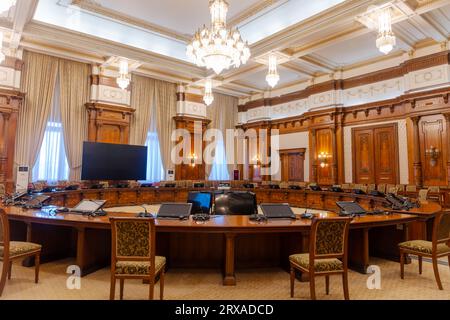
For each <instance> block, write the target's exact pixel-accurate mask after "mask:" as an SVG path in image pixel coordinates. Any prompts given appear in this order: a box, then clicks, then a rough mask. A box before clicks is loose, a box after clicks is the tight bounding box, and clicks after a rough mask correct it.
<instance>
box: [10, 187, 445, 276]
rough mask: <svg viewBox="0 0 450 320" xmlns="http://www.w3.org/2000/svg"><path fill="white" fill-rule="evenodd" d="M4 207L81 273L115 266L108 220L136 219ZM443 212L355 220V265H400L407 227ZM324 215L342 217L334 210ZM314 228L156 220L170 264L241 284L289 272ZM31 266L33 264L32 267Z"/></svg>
mask: <svg viewBox="0 0 450 320" xmlns="http://www.w3.org/2000/svg"><path fill="white" fill-rule="evenodd" d="M120 191H122V190H120ZM120 191H117V190H113V191H111V193H110V194H109V195H107V193H108V192H106V190H103V191H90V192H82V191H78V192H77V191H75V192H73V193H70V192H66V193H64V196H63V198H64V199H65V200H64V201H65V202H64V203H58V202H57V201H58V200H57V199H58V197H55V199H54V203H55V204H61V205H63V204H64V205H70V204H71V202H70V199H72V197H74V195H76V198H77V200H76V201H78V200H79V199H80V198H90V199H99V198H100V199H102V198H103V199H105V198H106V197H107V196H111V194H114V193H116V194H117V195H118V196H119V199H118V201H116V204H120V202H121V199H123V197H121V196H120V194H121V192H120ZM153 191H155V190H153ZM183 192H184V191H183ZM149 193H151V192H150V191H149ZM163 193H164V192H161V193H160V194H159V196H160V199H159V201H158V202H164V201H174V200H181V199H174V198H169V197H168V196H167V194H166V196H162V195H163ZM135 194H136V197H137V198H134V199H133V200H134V202H133V201H131V202H129V200H130V199H128V200H126V201H127V202H125V201H124V203H126V204H130V203H150V202H157V201H146V200H145V196H144V195H145V194H147V193H146V192H142V193H139V192H136V193H135ZM281 194H283V193H281ZM293 194H296V193H295V192H292V193H289V196H291V197H292V195H293ZM304 194H306V195H307V196H306V200H308V199H307V198H308V193H306V192H303V193H299V194H298V196H299V197H300V200H299V201H300V202H302V201H303V200H302V199H305V196H304ZM317 196H318V197H319V199H320V201H321V202H322V204H327V203H328V204H330V201H328V200H327V199H326V198H327V194H324V193H319V194H317ZM332 196H333V197H334V196H337V197H339V199H342V200H347V199H348V197H349V195H342V196H339V195H335V194H333V195H332ZM283 197H284V196H283ZM283 199H284V198H283ZM293 199H296V198H295V197H293ZM352 199H353V198H352ZM297 200H298V199H297ZM363 200H364V201H366V202H364V204H370V203H371V201H374V200H371V199H370V198H368V199H363ZM367 201H368V202H367ZM374 203H375V202H374ZM330 205H331V204H330ZM373 206H374V205H372V207H373ZM313 207H314V206H313ZM4 209H5V210H6V212H7V213H8V215H9V220H10V224H11V237H12V239H13V240H27V241H33V242H36V243H40V244H42V245H43V251H42V261H43V262H45V261H51V260H55V259H61V258H64V257H68V256H75V257H76V263H77V265H78V266H79V267H80V268H81V271H82V275H86V274H88V273H90V272H93V271H95V270H98V269H99V268H102V267H104V266H107V265H108V264H109V262H110V242H111V239H110V223H109V217H110V216H134V215H133V214H130V213H120V212H117V213H108V216H106V217H95V218H92V217H86V216H81V215H76V214H57V215H54V214H50V213H49V212H46V211H45V210H26V209H22V208H18V207H7V208H4ZM440 210H441V207H440V206H439V205H438V204H435V203H427V204H424V205H422V207H421V208H420V209H416V210H415V212H414V214H409V213H401V212H395V213H392V214H389V215H376V216H371V215H367V216H362V217H357V218H354V219H353V221H352V223H351V230H350V241H349V243H350V248H349V250H350V254H349V262H350V265H351V267H352V268H354V269H356V270H358V271H360V272H365V271H366V270H367V267H368V266H369V256H370V255H373V256H379V257H384V258H387V259H393V260H397V259H398V248H397V244H398V242H401V241H404V240H406V239H407V238H408V232H407V225H408V224H409V223H410V222H413V221H416V220H417V219H418V215H417V214H419V213H420V214H426V215H430V216H431V215H433V214H434V213H436V212H438V211H440ZM323 215H324V216H334V215H336V214H335V213H333V212H328V213H324V214H323ZM310 223H311V221H310V220H308V219H297V220H277V221H268V222H265V223H257V222H253V221H250V220H249V219H248V217H247V216H217V217H214V218H212V219H211V220H210V221H208V222H205V223H197V222H195V221H193V220H192V219H190V220H187V221H179V220H161V219H157V220H156V231H157V254H158V255H164V256H166V257H167V258H168V266H169V268H170V267H183V268H187V267H196V268H204V267H208V268H209V267H219V266H223V270H224V278H223V284H224V285H235V284H236V276H235V269H236V267H237V268H241V267H242V268H245V267H247V268H255V267H269V266H282V267H284V268H286V269H287V267H288V256H289V255H290V254H293V253H299V252H307V250H308V236H309V229H310ZM26 263H27V265H31V264H32V261H27V262H26Z"/></svg>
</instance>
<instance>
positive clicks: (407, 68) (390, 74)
mask: <svg viewBox="0 0 450 320" xmlns="http://www.w3.org/2000/svg"><path fill="white" fill-rule="evenodd" d="M443 64H450V51H443V52H438V53H434V54H431V55H428V56H424V57H419V58H414V59H411V60H408V61H405V62H403V63H402V64H400V65H399V66H397V67H392V68H388V69H383V70H380V71H375V72H372V73H368V74H365V75H361V76H356V77H351V78H348V79H343V80H330V81H327V82H323V83H319V84H314V85H311V86H309V87H307V88H305V89H303V90H300V91H296V92H293V93H289V94H285V95H282V96H279V97H274V98H265V99H258V100H254V101H250V102H247V103H246V104H245V105H240V106H239V107H238V111H239V112H245V111H248V110H250V109H253V108H258V107H263V106H274V105H277V104H282V103H287V102H291V101H295V100H300V99H305V98H308V97H309V96H311V95H313V94H318V93H323V92H327V91H330V90H344V89H349V88H353V87H357V86H362V85H366V84H370V83H375V82H379V81H384V80H389V79H393V78H398V77H402V76H404V75H405V74H407V73H409V72H413V71H417V70H421V69H426V68H431V67H434V66H438V65H443Z"/></svg>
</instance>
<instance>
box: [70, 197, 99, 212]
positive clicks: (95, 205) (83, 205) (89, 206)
mask: <svg viewBox="0 0 450 320" xmlns="http://www.w3.org/2000/svg"><path fill="white" fill-rule="evenodd" d="M105 203H106V200H87V199H86V200H82V201H81V202H80V203H78V204H77V205H76V206H75V207H74V208H72V210H71V211H75V212H77V211H79V212H95V211H97V210H99V209H100V208H101V207H103V206H104V205H105Z"/></svg>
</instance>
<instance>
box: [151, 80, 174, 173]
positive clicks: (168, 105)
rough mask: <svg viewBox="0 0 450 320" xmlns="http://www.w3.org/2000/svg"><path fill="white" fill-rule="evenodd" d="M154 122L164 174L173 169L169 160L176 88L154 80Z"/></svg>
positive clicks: (167, 83)
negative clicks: (155, 122)
mask: <svg viewBox="0 0 450 320" xmlns="http://www.w3.org/2000/svg"><path fill="white" fill-rule="evenodd" d="M155 103H156V120H157V131H158V138H159V146H160V148H161V159H162V163H163V166H164V170H165V173H167V169H175V165H174V163H173V162H172V160H171V156H170V154H171V150H172V147H173V145H174V144H173V143H172V142H171V136H172V131H173V130H174V129H175V120H173V117H175V116H176V114H177V86H176V84H174V83H169V82H165V81H160V80H155Z"/></svg>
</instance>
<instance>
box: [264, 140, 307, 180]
mask: <svg viewBox="0 0 450 320" xmlns="http://www.w3.org/2000/svg"><path fill="white" fill-rule="evenodd" d="M274 139H279V143H278V145H279V148H278V149H279V150H283V149H296V148H306V152H305V163H304V177H305V181H309V133H308V132H307V131H306V132H295V133H288V134H281V135H273V136H272V146H273V145H275V143H274ZM272 180H281V168H280V170H279V171H278V173H277V174H276V175H273V176H272Z"/></svg>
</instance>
